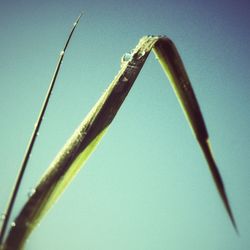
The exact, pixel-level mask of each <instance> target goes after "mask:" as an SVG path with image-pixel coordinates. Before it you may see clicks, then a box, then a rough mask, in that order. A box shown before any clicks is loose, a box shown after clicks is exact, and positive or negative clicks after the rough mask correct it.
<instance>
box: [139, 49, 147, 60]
mask: <svg viewBox="0 0 250 250" xmlns="http://www.w3.org/2000/svg"><path fill="white" fill-rule="evenodd" d="M145 54H146V52H145V51H144V50H143V51H142V52H140V56H139V58H141V57H143V56H144V55H145Z"/></svg>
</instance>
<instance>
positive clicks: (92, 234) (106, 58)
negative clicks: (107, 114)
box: [0, 0, 250, 250]
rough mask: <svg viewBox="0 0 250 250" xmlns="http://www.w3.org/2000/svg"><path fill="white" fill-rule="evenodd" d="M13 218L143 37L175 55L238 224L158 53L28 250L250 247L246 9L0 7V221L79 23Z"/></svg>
mask: <svg viewBox="0 0 250 250" xmlns="http://www.w3.org/2000/svg"><path fill="white" fill-rule="evenodd" d="M82 10H83V11H84V13H85V14H84V17H83V18H82V19H81V21H80V23H79V26H78V27H77V29H76V32H75V34H74V36H73V39H72V42H71V44H70V46H69V48H68V51H67V53H66V54H65V58H64V62H63V65H62V69H61V72H60V76H59V78H58V81H57V85H56V87H55V90H54V92H53V95H52V99H51V102H50V104H49V108H48V112H47V114H46V117H45V119H44V123H43V125H42V128H41V131H40V134H39V137H38V140H37V143H36V145H35V148H34V151H33V154H32V157H31V160H30V162H29V165H28V169H27V171H26V174H25V178H24V182H23V184H22V186H21V190H20V193H19V196H18V199H17V203H16V206H15V209H14V212H13V218H12V219H14V217H15V216H16V215H17V214H18V211H19V210H20V208H21V207H22V205H23V204H24V203H25V202H26V201H27V197H28V196H27V194H28V193H29V190H30V189H31V188H32V187H34V186H35V185H36V183H37V181H38V180H39V179H40V176H41V174H42V173H43V172H44V171H45V169H46V168H47V167H48V165H49V164H50V162H51V161H52V160H53V158H54V157H55V155H56V154H57V152H58V151H59V150H60V148H61V147H62V146H63V144H64V143H65V141H66V140H67V138H68V137H69V136H70V135H71V134H72V132H73V131H74V129H75V128H76V127H77V126H78V124H79V123H80V122H81V121H82V119H83V118H84V117H85V115H86V114H87V113H88V111H89V109H90V108H91V107H92V106H93V105H94V103H95V102H96V100H97V99H98V98H99V96H100V95H101V93H102V92H103V91H104V89H105V88H106V87H107V86H108V84H109V83H110V82H111V81H112V79H113V78H114V76H115V75H116V73H117V72H118V70H119V67H120V58H121V56H122V55H123V54H124V53H125V52H128V51H130V50H131V49H132V48H133V47H134V46H135V45H136V44H137V42H138V40H139V39H140V37H141V36H143V35H148V34H156V35H158V34H162V35H167V36H169V37H170V38H171V39H172V40H173V41H174V42H175V44H176V46H177V48H178V50H179V52H180V54H181V56H182V58H183V61H184V63H185V66H186V69H187V72H188V74H189V77H190V79H191V82H192V85H193V87H194V90H195V93H196V95H197V98H198V101H199V103H200V106H201V109H202V112H203V115H204V118H205V121H206V124H207V127H208V131H209V134H210V138H211V143H212V147H213V151H214V155H215V158H216V161H217V164H218V166H219V169H220V172H221V174H222V177H223V180H224V182H225V186H226V190H227V193H228V196H229V200H230V202H231V206H232V210H233V212H234V214H235V218H236V221H237V224H238V227H239V231H240V237H238V236H237V235H236V234H235V232H234V230H233V227H232V225H231V223H230V220H229V218H228V216H227V213H226V211H225V209H224V207H223V204H222V202H221V200H220V198H219V195H218V193H217V191H216V188H215V185H214V183H213V181H212V178H211V176H210V173H209V170H208V167H207V164H206V162H205V159H204V157H203V155H202V153H201V150H200V148H199V146H198V144H197V143H196V141H195V139H194V137H193V135H192V132H191V130H190V128H189V126H188V124H187V122H186V120H185V117H184V115H183V113H182V111H181V108H180V107H179V104H178V102H177V99H176V97H175V95H174V93H173V91H172V89H171V87H170V84H169V82H168V80H167V78H166V77H165V75H164V73H163V71H162V69H161V67H160V66H159V65H158V62H157V61H156V60H155V57H154V55H153V54H152V55H151V56H150V57H149V58H148V61H147V62H146V64H145V66H144V68H143V70H142V71H141V74H140V75H139V77H138V79H137V80H136V82H135V85H134V87H133V88H132V90H131V92H130V94H129V96H128V97H127V99H126V101H125V103H124V105H123V106H122V108H121V110H120V112H119V113H118V115H117V117H116V118H115V120H114V122H113V123H112V125H111V127H110V129H109V131H108V133H107V134H106V136H105V137H104V138H103V140H102V141H101V143H100V145H99V146H98V148H97V150H96V151H95V152H94V153H93V155H92V156H91V158H90V159H89V160H88V162H87V164H86V165H85V167H84V168H83V169H82V171H81V172H80V173H79V175H78V176H77V177H76V178H75V179H74V181H73V182H72V183H71V185H70V186H69V187H68V188H67V190H66V191H65V193H64V194H63V196H62V197H61V198H60V200H59V201H58V202H57V203H56V204H55V206H54V207H53V208H52V209H51V211H50V212H49V213H48V214H47V216H46V217H45V218H44V219H43V220H42V222H41V224H40V226H39V227H38V228H37V229H36V230H35V231H34V232H33V234H32V236H31V237H30V239H29V241H28V242H27V245H26V249H27V250H44V249H46V250H59V249H60V250H66V249H67V250H68V249H73V250H80V249H81V250H82V249H86V250H113V249H114V250H152V249H153V250H162V249H171V250H183V249H188V250H189V249H190V250H191V249H192V250H195V249H202V250H211V249H213V250H224V249H227V250H236V249H237V250H248V249H250V237H249V235H250V181H249V179H250V167H249V161H250V152H249V151H250V150H249V149H250V132H249V125H250V104H249V95H250V85H249V82H250V71H249V68H250V67H249V66H250V63H249V57H250V47H249V44H250V32H249V28H250V17H249V10H250V6H249V1H247V0H239V1H231V0H228V1H226V0H221V1H218V0H210V1H194V0H179V1H178V0H171V1H167V0H164V1H163V0H162V1H159V0H155V1H138V0H137V1H135V0H134V1H131V0H126V1H120V0H117V1H115V0H110V1H96V0H91V1H90V0H86V1H80V0H79V1H76V0H72V1H66V0H65V1H58V0H57V1H55V0H53V1H48V0H44V1H35V0H34V1H31V0H19V1H17V0H16V1H12V0H9V1H1V3H0V33H1V39H0V115H1V122H0V154H1V157H0V166H1V167H0V211H4V208H5V205H6V203H7V200H8V196H9V193H10V191H11V189H12V185H13V182H14V180H15V178H16V173H17V171H18V168H19V165H20V162H21V160H22V157H23V154H24V151H25V148H26V145H27V142H28V140H29V137H30V134H31V131H32V129H33V126H34V123H35V121H36V117H37V115H38V111H39V109H40V107H41V104H42V101H43V98H44V96H45V93H46V90H47V88H48V85H49V82H50V79H51V76H52V74H53V71H54V67H55V64H56V61H57V58H58V55H59V52H60V51H61V49H62V47H63V45H64V42H65V39H66V37H67V35H68V33H69V30H70V29H71V27H72V24H73V22H74V20H75V18H76V17H77V16H78V15H79V13H80V12H81V11H82Z"/></svg>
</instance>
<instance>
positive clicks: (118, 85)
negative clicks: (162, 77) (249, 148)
mask: <svg viewBox="0 0 250 250" xmlns="http://www.w3.org/2000/svg"><path fill="white" fill-rule="evenodd" d="M152 48H154V52H155V53H156V55H157V56H158V57H159V61H160V63H161V64H162V66H163V69H164V71H165V72H166V73H167V76H168V77H169V79H170V81H171V83H172V85H173V86H174V88H175V89H176V93H177V96H178V98H179V100H180V102H181V105H182V106H183V109H184V111H185V113H186V115H187V117H188V120H189V122H190V124H191V127H192V129H193V131H194V133H195V134H196V137H197V139H198V141H199V143H200V144H201V146H203V147H202V149H203V151H204V154H205V156H206V158H207V161H208V164H209V166H210V169H211V171H212V173H217V176H216V177H215V175H213V176H214V179H215V182H216V185H217V187H218V186H219V185H218V178H219V179H220V181H221V178H220V175H219V172H218V169H217V167H216V165H215V163H214V164H212V162H214V160H213V157H212V154H211V151H210V148H208V147H207V141H208V135H207V131H206V127H205V123H204V120H203V118H202V115H201V112H200V109H199V106H198V102H197V100H196V98H195V95H194V93H193V90H192V87H191V85H190V83H189V80H188V76H187V74H186V71H185V69H184V66H183V63H182V62H181V59H180V56H179V54H178V52H177V50H176V48H175V47H174V45H173V43H172V42H171V41H170V40H169V39H168V38H166V37H161V36H147V37H143V38H142V39H141V40H140V42H139V44H138V45H137V46H136V48H135V49H134V50H133V53H132V54H130V55H128V56H126V57H123V63H122V66H121V69H120V71H119V72H118V74H117V75H116V77H115V79H114V80H113V81H112V83H111V84H110V85H109V87H108V89H107V90H106V91H105V92H104V94H103V95H102V96H101V98H100V99H99V100H98V102H97V103H96V105H95V106H94V107H93V108H92V110H91V111H90V113H89V114H88V115H87V117H86V118H85V119H84V120H83V122H82V123H81V124H80V126H79V127H78V129H77V130H76V131H75V132H74V134H73V135H72V137H71V138H70V139H69V140H68V142H67V143H66V144H65V146H64V147H63V148H62V150H61V151H60V152H59V154H58V155H57V157H56V158H55V160H54V161H53V162H52V163H51V165H50V167H49V169H48V170H47V172H46V173H45V175H44V176H43V177H42V179H41V181H40V182H39V184H38V185H37V187H36V192H35V193H34V195H33V196H31V197H30V199H29V200H28V201H27V203H26V204H25V205H24V207H23V209H22V211H21V212H20V214H19V215H18V216H17V218H16V220H15V224H16V226H15V227H13V228H11V230H10V232H9V235H8V237H7V239H6V241H5V244H4V250H13V249H22V247H23V246H24V243H25V240H26V239H27V238H28V236H29V234H30V233H31V232H32V230H33V229H34V228H35V226H36V225H37V223H39V222H40V220H41V219H42V217H43V216H44V215H45V214H46V213H47V211H48V210H49V209H50V208H51V206H52V205H53V204H54V203H55V202H56V200H57V199H58V198H59V196H60V195H61V193H62V192H63V190H64V189H65V188H66V186H67V185H68V184H69V183H70V181H71V180H72V178H73V177H74V176H75V175H76V174H77V172H78V171H79V170H80V168H81V166H83V163H85V162H86V160H87V158H88V157H89V156H90V154H91V153H92V152H93V150H94V149H95V147H96V146H97V144H98V142H99V141H100V140H101V138H102V137H103V135H104V134H105V132H106V130H107V128H108V127H109V125H110V124H111V122H112V120H113V119H114V117H115V115H116V114H117V112H118V110H119V108H120V106H121V105H122V103H123V101H124V100H125V98H126V96H127V94H128V93H129V91H130V89H131V87H132V85H133V83H134V81H135V80H136V78H137V76H138V74H139V72H140V70H141V68H142V67H143V65H144V62H145V61H146V59H147V57H148V54H149V53H150V51H151V49H152ZM187 84H188V85H187ZM186 85H187V86H186ZM218 176H219V177H218ZM221 183H222V181H221ZM221 183H220V184H221ZM218 189H219V188H218ZM219 191H220V194H221V196H222V198H223V201H224V204H228V206H227V205H226V207H228V208H229V209H227V211H228V212H229V211H231V210H230V207H229V203H228V202H225V201H227V198H226V193H225V191H224V189H223V191H222V192H221V189H219ZM229 215H230V218H231V220H232V221H233V222H234V220H233V217H232V213H231V214H230V213H229ZM234 225H235V224H234ZM235 228H236V226H235Z"/></svg>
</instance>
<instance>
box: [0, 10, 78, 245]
mask: <svg viewBox="0 0 250 250" xmlns="http://www.w3.org/2000/svg"><path fill="white" fill-rule="evenodd" d="M81 16H82V13H81V14H80V15H79V16H78V18H77V19H76V21H75V22H74V25H73V28H72V30H71V32H70V34H69V36H68V38H67V41H66V43H65V45H64V48H63V50H62V51H61V52H60V55H59V59H58V62H57V65H56V69H55V72H54V74H53V77H52V80H51V82H50V85H49V88H48V91H47V94H46V96H45V99H44V102H43V105H42V107H41V110H40V113H39V115H38V118H37V121H36V123H35V126H34V130H33V132H32V134H31V137H30V140H29V143H28V145H27V148H26V152H25V154H24V158H23V161H22V164H21V166H20V169H19V172H18V174H17V178H16V181H15V183H14V185H13V191H12V192H11V195H10V198H9V202H8V204H7V207H6V211H5V213H4V217H3V222H2V226H1V230H0V247H1V245H2V243H3V241H4V236H5V232H6V229H7V226H8V222H9V219H10V216H11V212H12V209H13V207H14V204H15V200H16V197H17V194H18V191H19V188H20V185H21V182H22V179H23V177H24V173H25V170H26V168H27V164H28V162H29V158H30V155H31V152H32V150H33V146H34V145H35V141H36V138H37V135H38V132H39V129H40V126H41V124H42V120H43V117H44V114H45V112H46V109H47V106H48V103H49V99H50V96H51V93H52V91H53V88H54V85H55V82H56V79H57V75H58V73H59V70H60V67H61V64H62V61H63V57H64V53H65V52H66V50H67V47H68V44H69V42H70V40H71V37H72V35H73V33H74V30H75V28H76V26H77V24H78V22H79V20H80V18H81Z"/></svg>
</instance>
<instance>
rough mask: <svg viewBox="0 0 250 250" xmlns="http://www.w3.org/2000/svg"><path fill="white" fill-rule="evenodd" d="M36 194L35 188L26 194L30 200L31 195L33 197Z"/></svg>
mask: <svg viewBox="0 0 250 250" xmlns="http://www.w3.org/2000/svg"><path fill="white" fill-rule="evenodd" d="M35 192H36V189H35V188H31V189H30V190H29V192H28V197H29V198H30V197H31V196H32V195H34V194H35Z"/></svg>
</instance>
